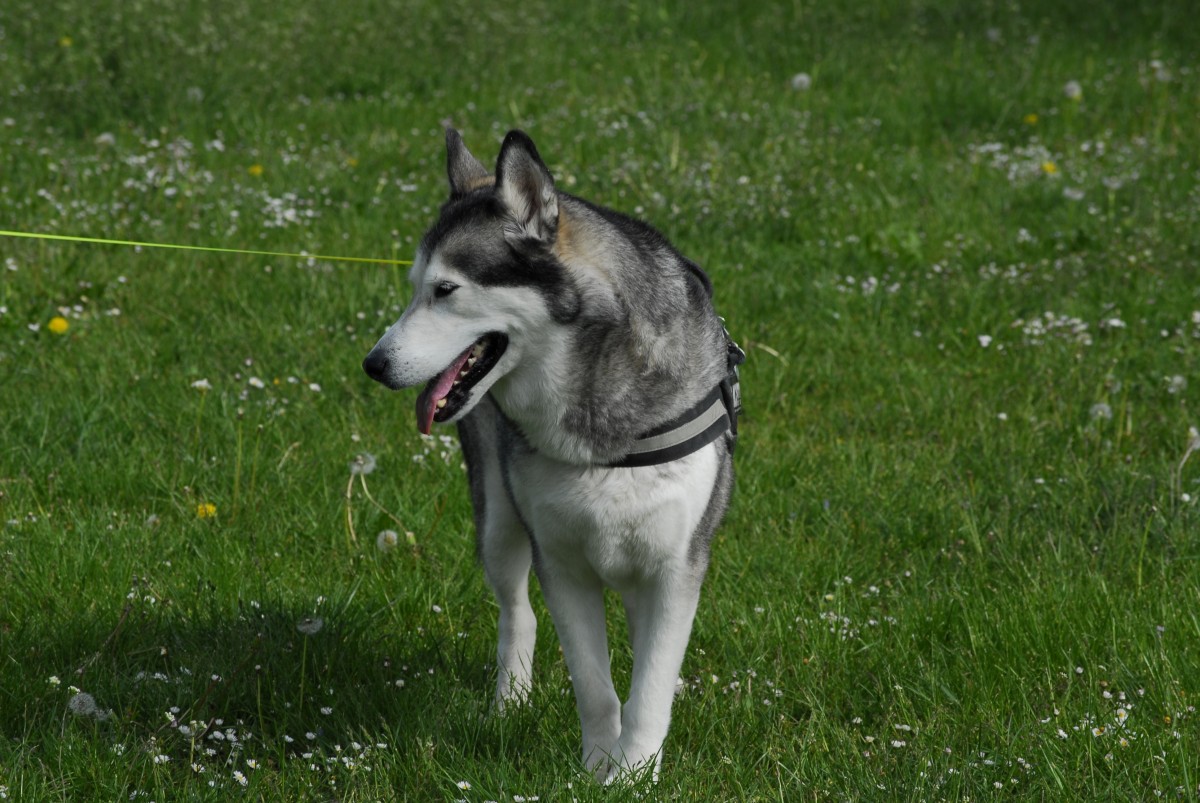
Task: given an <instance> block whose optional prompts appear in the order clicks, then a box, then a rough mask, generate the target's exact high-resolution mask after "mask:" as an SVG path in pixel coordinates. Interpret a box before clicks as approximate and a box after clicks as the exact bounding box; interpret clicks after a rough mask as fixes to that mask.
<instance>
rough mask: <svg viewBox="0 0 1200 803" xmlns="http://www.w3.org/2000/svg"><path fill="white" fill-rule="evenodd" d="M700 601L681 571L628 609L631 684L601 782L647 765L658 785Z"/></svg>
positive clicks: (696, 586) (646, 591)
mask: <svg viewBox="0 0 1200 803" xmlns="http://www.w3.org/2000/svg"><path fill="white" fill-rule="evenodd" d="M699 601H700V580H699V579H697V578H695V577H694V576H692V575H691V573H689V572H686V571H681V572H679V573H677V574H675V575H674V576H671V575H667V576H665V577H662V578H660V579H658V580H657V581H656V582H654V583H653V584H651V585H647V586H645V587H644V588H642V589H641V590H639V591H638V593H637V597H636V600H635V601H634V602H633V604H631V605H629V606H628V608H627V610H628V611H629V614H630V619H631V627H630V632H631V635H632V639H633V682H632V683H631V684H630V688H629V701H628V702H627V703H626V704H625V709H624V711H623V712H622V715H621V737H620V739H619V740H618V742H617V745H616V747H615V749H613V751H612V762H613V765H612V767H611V768H610V770H609V773H608V774H607V776H606V777H605V778H604V781H605V783H611V782H612V781H614V780H616V779H617V778H618V777H619V776H620V775H621V774H623V773H631V772H636V771H638V770H641V769H644V768H646V767H648V766H651V765H652V766H653V775H654V779H655V780H658V770H659V766H660V765H661V763H662V747H663V742H664V741H665V740H666V738H667V729H668V728H669V727H670V724H671V704H672V703H673V702H674V698H675V687H676V681H677V680H678V679H679V670H680V668H681V667H682V666H683V657H684V653H685V652H686V651H687V644H688V639H689V637H690V636H691V632H692V620H693V619H694V618H695V615H696V606H697V605H698V603H699Z"/></svg>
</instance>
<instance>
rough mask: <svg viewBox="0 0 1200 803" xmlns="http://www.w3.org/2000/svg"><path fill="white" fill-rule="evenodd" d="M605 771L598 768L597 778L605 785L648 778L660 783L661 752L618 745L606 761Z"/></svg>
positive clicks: (624, 783)
mask: <svg viewBox="0 0 1200 803" xmlns="http://www.w3.org/2000/svg"><path fill="white" fill-rule="evenodd" d="M604 763H605V764H606V765H607V766H606V767H604V768H603V769H604V773H603V775H601V772H600V770H601V768H600V767H597V769H596V780H597V781H599V782H600V783H602V784H604V785H605V786H612V785H613V784H617V785H633V784H636V783H640V782H642V781H646V780H648V781H649V782H650V783H658V770H659V767H660V766H661V764H662V760H661V755H660V754H659V753H641V752H639V751H636V750H635V751H628V750H625V749H623V748H622V747H621V746H620V745H618V746H617V747H616V748H615V749H614V750H613V752H612V753H611V754H610V755H609V757H608V760H607V761H606V762H604Z"/></svg>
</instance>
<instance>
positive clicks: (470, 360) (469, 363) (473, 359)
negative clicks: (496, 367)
mask: <svg viewBox="0 0 1200 803" xmlns="http://www.w3.org/2000/svg"><path fill="white" fill-rule="evenodd" d="M478 359H479V358H478V357H467V367H468V368H470V367H471V366H472V365H474V364H475V363H476V362H478ZM463 373H464V374H465V373H466V371H463Z"/></svg>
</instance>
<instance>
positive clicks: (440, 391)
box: [417, 344, 475, 435]
mask: <svg viewBox="0 0 1200 803" xmlns="http://www.w3.org/2000/svg"><path fill="white" fill-rule="evenodd" d="M474 348H475V345H474V344H472V345H471V348H469V349H467V350H466V351H464V352H463V353H462V354H460V355H459V356H458V359H456V360H455V361H454V362H453V363H451V364H450V367H449V368H447V369H446V370H445V371H442V373H441V374H440V375H439V376H438V378H437V381H436V382H431V383H430V384H428V385H426V386H425V389H424V390H423V391H421V395H420V396H418V397H417V429H418V430H419V431H420V432H421V433H422V434H424V435H428V434H429V433H430V432H431V431H432V430H433V415H434V413H436V412H437V403H438V402H439V401H441V400H442V399H444V398H446V396H447V395H448V394H449V393H450V388H452V387H454V380H455V379H457V378H458V375H459V373H460V372H461V371H462V368H463V366H464V365H466V364H467V358H468V357H470V356H471V350H472V349H474Z"/></svg>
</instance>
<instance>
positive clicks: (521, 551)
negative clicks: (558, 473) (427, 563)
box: [479, 496, 537, 713]
mask: <svg viewBox="0 0 1200 803" xmlns="http://www.w3.org/2000/svg"><path fill="white" fill-rule="evenodd" d="M493 500H494V503H493V506H492V508H491V509H490V510H489V520H488V522H487V529H486V531H485V532H484V534H483V536H482V537H481V539H480V544H479V552H480V557H481V558H482V559H483V568H484V573H485V574H486V576H487V580H488V584H489V585H490V586H491V587H492V592H493V593H494V594H495V595H496V604H497V605H498V606H499V608H500V621H499V622H498V623H497V627H496V631H497V636H498V641H499V643H498V645H497V649H496V657H497V660H498V666H497V676H496V710H497V711H499V712H501V713H503V711H504V709H505V708H506V707H507V706H509V705H512V704H520V703H522V702H524V701H525V699H526V698H527V697H528V695H529V690H530V687H531V685H532V680H533V645H534V641H535V639H536V638H537V618H536V617H535V616H534V614H533V608H532V607H530V605H529V566H530V564H531V563H532V557H531V548H530V545H529V536H528V535H527V534H526V533H525V528H524V527H523V526H522V525H521V524H520V522H519V521H518V520H517V518H516V516H515V515H511V514H510V511H511V506H510V505H509V504H508V500H507V499H506V498H505V497H503V496H500V497H493Z"/></svg>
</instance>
